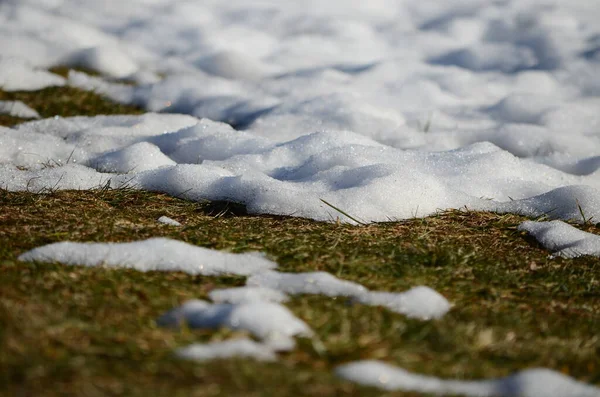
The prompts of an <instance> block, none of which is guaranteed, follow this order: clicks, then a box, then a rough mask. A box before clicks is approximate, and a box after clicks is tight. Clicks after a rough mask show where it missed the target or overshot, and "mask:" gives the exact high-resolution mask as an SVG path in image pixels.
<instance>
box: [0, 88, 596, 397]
mask: <svg viewBox="0 0 600 397" xmlns="http://www.w3.org/2000/svg"><path fill="white" fill-rule="evenodd" d="M0 99H18V100H23V101H24V102H25V103H27V104H28V105H29V106H31V107H33V108H34V109H36V110H37V111H38V112H40V113H41V114H42V115H43V116H44V117H48V116H54V115H61V116H69V115H74V114H79V115H94V114H102V113H106V114H117V113H138V112H139V110H138V109H135V108H130V107H123V106H121V105H115V104H113V103H110V102H109V101H106V100H105V99H103V98H101V97H99V96H97V95H95V94H93V93H86V92H83V91H79V90H76V89H73V88H65V87H62V88H52V89H47V90H42V91H38V92H28V93H25V92H20V93H5V92H0ZM17 121H20V120H16V121H15V120H12V121H11V120H8V121H6V119H2V118H0V123H4V124H5V125H6V124H10V123H12V122H17ZM342 210H343V209H342ZM161 215H167V216H169V217H172V218H174V219H176V220H178V221H180V222H182V223H183V227H181V228H175V227H172V226H168V225H163V224H160V223H158V222H156V219H157V218H158V217H159V216H161ZM523 220H525V218H523V217H519V216H515V215H498V214H492V213H477V212H467V211H464V212H461V211H452V212H444V213H440V214H438V215H436V216H432V217H428V218H425V219H416V220H409V221H404V222H390V223H382V224H374V225H366V226H351V225H344V224H335V223H319V222H314V221H310V220H305V219H298V218H288V217H275V216H250V215H248V214H246V212H245V209H244V208H243V207H242V206H239V205H234V204H230V203H193V202H188V201H184V200H179V199H176V198H173V197H169V196H166V195H162V194H157V193H150V192H139V191H133V190H97V191H87V192H79V191H77V192H75V191H70V192H53V193H50V194H39V195H35V194H31V193H15V192H7V191H3V190H0V225H2V226H1V227H0V395H5V396H64V395H72V396H105V395H115V396H116V395H122V396H138V395H139V396H169V397H172V396H212V395H235V396H275V395H276V396H297V395H312V396H315V395H319V396H320V395H364V396H381V395H397V396H412V395H416V394H411V393H383V392H381V391H379V390H375V389H371V388H365V387H361V386H358V385H354V384H352V383H349V382H346V381H342V380H340V379H337V378H336V377H335V376H334V375H333V373H332V369H333V368H334V367H335V366H336V365H338V364H341V363H345V362H348V361H351V360H356V359H380V360H384V361H387V362H390V363H393V364H396V365H399V366H402V367H404V368H405V369H407V370H410V371H414V372H419V373H425V374H431V375H436V376H443V377H450V378H460V379H476V378H483V377H495V376H504V375H507V374H509V373H511V372H514V371H517V370H519V369H523V368H529V367H538V366H541V367H548V368H552V369H555V370H557V371H561V372H564V373H567V374H569V375H571V376H574V377H576V378H577V379H580V380H582V381H585V382H590V383H593V384H596V385H600V360H599V359H598V357H600V338H599V337H598V330H599V329H600V317H599V315H598V313H599V312H600V281H599V280H600V265H599V262H598V260H597V259H593V258H578V259H561V258H559V259H554V260H550V259H548V252H547V251H546V250H544V249H542V248H541V247H540V246H539V245H538V244H537V243H536V242H535V240H533V239H531V238H530V237H528V236H527V235H525V234H524V233H521V232H518V231H517V229H516V226H517V225H518V224H519V223H520V222H522V221H523ZM583 228H584V229H585V230H587V231H591V232H594V233H600V230H598V228H597V227H596V226H594V225H593V224H591V223H590V222H588V223H587V224H586V225H584V226H583ZM157 236H165V237H171V238H175V239H178V240H182V241H186V242H189V243H192V244H196V245H199V246H203V247H208V248H215V249H220V250H228V251H231V252H245V251H264V252H266V253H267V254H268V256H269V257H271V258H272V259H274V260H276V261H277V262H278V263H279V264H280V270H283V271H290V272H300V271H314V270H323V271H328V272H331V273H332V274H334V275H336V276H338V277H341V278H344V279H347V280H352V281H357V282H360V283H362V284H363V285H365V286H367V287H369V288H373V289H377V290H388V291H403V290H406V289H408V288H410V287H413V286H416V285H421V284H424V285H428V286H430V287H432V288H434V289H436V290H437V291H439V292H440V293H442V294H443V295H444V296H446V297H447V298H448V299H449V300H450V301H451V302H453V303H454V307H453V309H452V310H451V312H450V313H448V314H447V315H446V316H445V317H444V318H442V319H440V320H435V321H418V320H411V319H407V318H406V317H404V316H402V315H398V314H394V313H392V312H390V311H388V310H385V309H383V308H377V307H367V306H363V305H360V304H355V303H352V302H350V301H348V300H346V299H342V298H338V299H331V298H326V297H321V296H300V297H296V298H294V299H293V300H292V301H291V302H290V303H288V304H287V306H288V307H289V308H290V309H291V310H292V311H293V312H294V313H295V314H296V315H297V316H299V317H300V318H302V319H303V320H304V321H306V322H307V323H308V324H309V325H310V326H311V327H312V328H313V330H314V331H315V332H316V334H317V335H318V337H319V339H320V340H321V341H322V342H323V344H324V346H325V348H326V350H325V352H324V353H323V352H317V351H315V349H314V348H313V346H312V344H311V343H310V342H309V341H305V340H301V341H300V343H299V346H298V348H297V349H295V350H294V351H293V352H290V353H288V354H282V355H281V356H280V358H279V360H278V362H276V363H257V362H254V361H251V360H237V359H236V360H217V361H212V362H208V363H192V362H187V361H181V360H177V359H175V358H174V357H173V350H174V349H175V348H177V347H181V346H185V345H187V344H189V343H192V342H198V341H200V342H205V341H215V340H222V339H228V338H232V337H237V336H241V335H244V334H243V333H240V332H232V331H228V330H218V331H207V330H189V329H182V330H173V329H162V328H159V327H157V326H156V325H155V322H154V321H155V319H156V318H157V317H158V316H159V315H161V314H162V313H163V312H164V311H166V310H169V309H171V308H172V307H174V306H176V305H178V304H180V303H182V302H184V301H185V300H187V299H191V298H206V297H207V294H208V292H210V291H211V290H212V289H214V288H219V287H224V286H235V285H241V284H243V283H244V278H242V277H202V276H189V275H186V274H182V273H160V272H149V273H140V272H136V271H132V270H122V269H104V268H84V267H72V266H63V265H60V264H34V263H22V262H19V261H17V259H16V258H17V257H18V255H20V254H21V253H23V252H25V251H27V250H29V249H32V248H34V247H37V246H40V245H43V244H48V243H52V242H57V241H64V240H71V241H98V242H106V241H133V240H138V239H144V238H149V237H157Z"/></svg>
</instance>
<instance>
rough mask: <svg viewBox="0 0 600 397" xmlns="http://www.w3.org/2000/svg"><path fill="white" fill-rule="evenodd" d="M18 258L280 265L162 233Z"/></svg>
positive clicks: (211, 268) (217, 269) (196, 268)
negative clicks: (160, 235) (178, 239)
mask: <svg viewBox="0 0 600 397" xmlns="http://www.w3.org/2000/svg"><path fill="white" fill-rule="evenodd" d="M19 260H20V261H26V262H60V263H63V264H67V265H83V266H106V267H122V268H130V269H135V270H139V271H144V272H146V271H181V272H185V273H188V274H201V275H206V276H215V275H221V274H237V275H244V276H246V275H250V274H253V273H256V272H261V271H265V270H268V269H272V268H275V267H277V264H276V263H275V262H272V261H270V260H268V259H266V258H265V257H264V256H263V255H262V254H260V253H256V252H251V253H244V254H231V253H227V252H221V251H216V250H211V249H208V248H202V247H197V246H195V245H191V244H187V243H185V242H183V241H177V240H172V239H168V238H162V237H157V238H150V239H148V240H141V241H135V242H131V243H76V242H69V241H67V242H60V243H53V244H49V245H44V246H42V247H38V248H34V249H32V250H31V251H27V252H25V253H24V254H21V255H20V256H19Z"/></svg>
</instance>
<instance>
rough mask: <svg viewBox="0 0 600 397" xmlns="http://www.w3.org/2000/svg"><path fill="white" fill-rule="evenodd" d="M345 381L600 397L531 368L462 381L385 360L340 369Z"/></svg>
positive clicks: (440, 390)
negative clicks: (509, 374) (502, 376)
mask: <svg viewBox="0 0 600 397" xmlns="http://www.w3.org/2000/svg"><path fill="white" fill-rule="evenodd" d="M335 372H336V374H337V375H338V376H340V377H342V378H344V379H347V380H350V381H353V382H356V383H360V384H363V385H367V386H373V387H378V388H380V389H384V390H402V391H407V392H419V393H430V394H439V395H461V396H473V397H598V396H600V389H598V388H596V387H594V386H588V385H585V384H583V383H580V382H577V381H576V380H574V379H573V378H571V377H568V376H566V375H563V374H561V373H559V372H555V371H551V370H548V369H528V370H525V371H521V372H518V373H516V374H514V375H511V376H508V377H506V378H500V379H492V380H481V381H459V380H445V379H440V378H436V377H433V376H425V375H418V374H415V373H412V372H408V371H406V370H404V369H402V368H398V367H394V366H392V365H389V364H385V363H383V362H381V361H368V360H367V361H357V362H353V363H349V364H345V365H341V366H339V367H337V368H336V370H335Z"/></svg>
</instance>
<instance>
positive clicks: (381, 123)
mask: <svg viewBox="0 0 600 397" xmlns="http://www.w3.org/2000/svg"><path fill="white" fill-rule="evenodd" d="M300 3H303V2H283V3H282V2H266V3H261V4H248V3H247V2H245V1H242V0H233V1H228V2H227V3H222V2H203V3H197V4H196V3H190V2H188V1H171V0H169V1H167V0H156V1H150V2H149V1H142V0H134V1H130V2H129V3H128V4H127V5H121V4H119V6H118V7H117V6H115V7H107V6H106V5H105V4H104V3H95V2H88V1H83V0H73V1H70V2H69V4H68V5H66V4H65V5H62V6H60V7H58V6H56V4H54V2H48V1H42V0H22V1H17V0H8V1H5V2H3V3H2V5H1V6H0V44H2V43H5V45H3V46H2V48H3V49H5V50H6V51H3V54H2V57H0V86H2V87H3V89H5V90H14V89H37V88H41V87H46V86H49V85H61V84H64V83H65V81H64V79H63V78H62V77H60V76H56V75H54V74H51V73H48V72H45V71H43V70H42V68H47V67H49V66H52V65H65V64H66V65H71V66H79V67H87V68H92V69H96V70H99V71H101V72H102V73H103V74H104V76H105V77H92V76H88V75H86V74H85V73H81V72H72V73H70V76H69V79H68V83H69V84H72V85H76V86H79V87H84V88H88V89H93V90H95V91H97V92H101V93H105V94H106V95H109V96H111V97H113V98H114V99H116V100H119V101H122V102H131V103H135V104H138V105H140V106H144V107H146V108H147V109H148V110H151V111H160V112H161V113H164V112H173V113H177V112H179V113H187V114H190V115H192V116H195V117H198V118H202V120H199V119H198V118H194V117H187V118H185V119H183V118H182V117H184V116H169V115H166V114H160V115H158V114H149V115H145V116H140V117H125V118H123V117H121V118H119V117H114V118H106V117H94V118H89V119H85V118H75V119H68V120H65V119H58V120H44V121H40V122H38V123H27V124H24V125H21V126H19V127H16V131H15V130H14V129H9V130H6V129H3V130H2V134H0V147H2V150H1V151H0V164H1V165H2V168H1V169H0V176H1V177H2V178H1V180H2V185H3V187H4V188H8V189H11V190H26V189H29V190H32V191H42V190H47V189H73V188H81V189H89V188H92V187H98V186H99V185H101V186H104V184H106V183H107V182H108V181H109V180H110V186H111V187H119V186H123V185H128V186H129V185H131V186H135V187H137V188H140V189H149V190H158V191H163V192H167V193H170V194H174V195H183V196H185V197H187V198H189V199H215V200H232V201H236V202H239V203H243V204H245V205H247V207H248V209H249V211H251V212H254V213H272V214H283V215H294V216H302V217H308V218H313V219H317V220H335V219H337V218H340V220H342V221H345V222H352V220H351V219H349V218H346V217H345V216H344V215H342V214H341V213H339V212H337V211H335V210H333V209H332V208H330V207H328V206H326V205H325V204H324V203H323V202H322V201H321V199H323V200H326V201H327V202H329V203H331V204H332V205H334V206H336V207H338V208H340V209H342V210H343V211H345V212H346V213H348V214H350V215H351V216H353V217H355V218H356V219H359V220H361V221H364V222H370V221H384V220H388V219H406V218H411V217H414V216H418V217H421V216H426V215H428V214H431V213H434V212H435V211H437V210H439V209H448V208H463V207H465V206H466V207H468V208H470V209H474V210H497V211H503V212H518V213H523V214H526V215H536V214H540V213H546V212H548V211H549V210H554V211H553V212H552V213H551V215H552V216H554V217H556V218H558V219H570V218H577V213H575V212H574V210H573V209H574V207H575V204H574V203H575V201H576V200H578V201H579V202H580V203H583V204H582V206H584V207H585V208H584V210H585V212H586V213H588V214H590V216H594V214H597V215H598V216H600V201H599V199H598V197H600V194H599V189H600V179H599V176H598V175H600V174H599V173H598V169H599V168H600V160H599V157H598V152H599V151H600V132H599V129H598V126H599V125H600V117H599V112H598V109H600V84H599V83H598V82H599V81H600V67H599V65H600V45H599V44H598V37H599V36H600V28H599V27H598V24H597V20H598V19H599V18H600V7H595V6H594V5H593V4H592V3H590V2H589V1H587V0H580V1H570V2H564V1H558V0H550V1H544V2H541V1H539V0H524V1H519V2H489V1H484V0H473V1H470V2H469V4H468V7H467V6H465V5H461V4H454V3H444V2H439V1H437V0H423V1H419V2H402V1H394V0H380V1H377V2H375V3H372V4H371V3H369V5H368V6H367V5H365V3H364V2H362V1H359V0H344V1H340V0H338V1H329V2H327V5H322V4H320V3H319V2H311V3H310V4H309V5H305V4H300ZM542 3H543V4H544V6H543V7H541V6H540V5H541V4H542ZM53 4H54V5H53ZM48 32H53V33H52V34H48ZM121 79H128V80H130V81H134V82H136V83H137V84H136V85H127V84H123V83H122V82H120V80H121ZM207 119H212V120H215V121H224V122H227V123H229V124H231V125H233V126H235V127H236V128H237V130H234V129H232V128H230V127H229V126H227V125H225V124H220V123H216V122H210V121H208V120H207ZM240 130H241V131H240ZM58 138H60V139H58ZM48 163H51V164H53V165H64V164H66V163H76V164H80V165H81V167H63V169H61V170H60V171H54V172H51V171H49V170H43V169H42V170H41V171H40V169H41V168H47V166H46V165H47V164H48ZM123 174H126V175H123Z"/></svg>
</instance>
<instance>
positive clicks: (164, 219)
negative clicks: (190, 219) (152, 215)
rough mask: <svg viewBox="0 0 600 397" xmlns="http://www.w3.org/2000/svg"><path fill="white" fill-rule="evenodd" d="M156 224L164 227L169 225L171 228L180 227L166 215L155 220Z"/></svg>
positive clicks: (179, 224)
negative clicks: (161, 224) (158, 223)
mask: <svg viewBox="0 0 600 397" xmlns="http://www.w3.org/2000/svg"><path fill="white" fill-rule="evenodd" d="M156 221H157V222H160V223H164V224H165V225H171V226H181V223H179V222H177V221H176V220H175V219H173V218H169V217H168V216H166V215H163V216H161V217H159V218H158V219H157V220H156Z"/></svg>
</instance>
